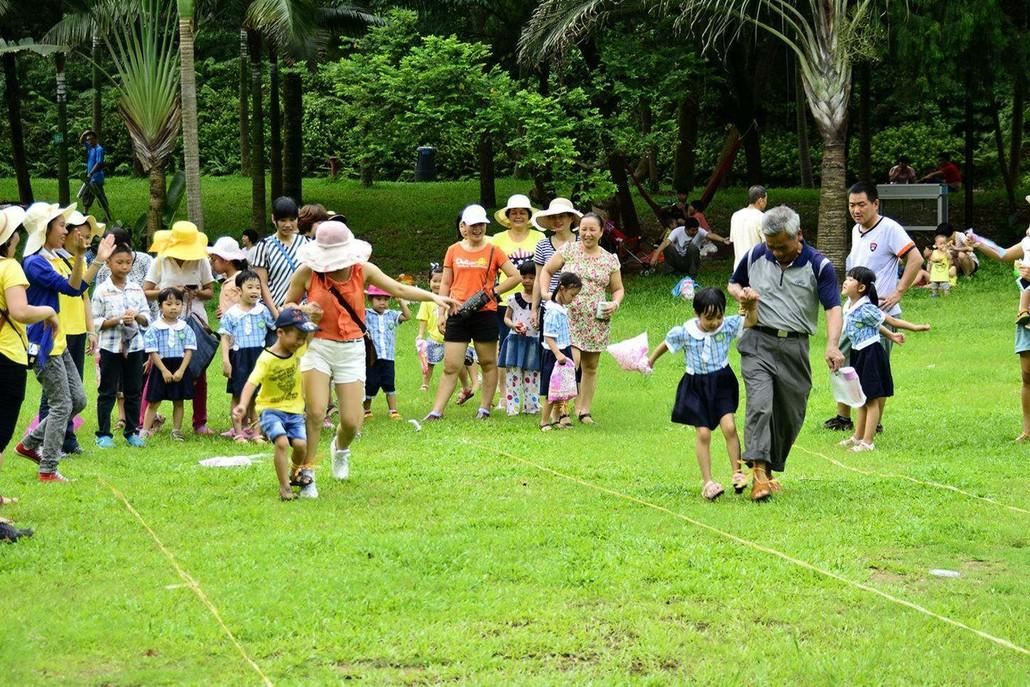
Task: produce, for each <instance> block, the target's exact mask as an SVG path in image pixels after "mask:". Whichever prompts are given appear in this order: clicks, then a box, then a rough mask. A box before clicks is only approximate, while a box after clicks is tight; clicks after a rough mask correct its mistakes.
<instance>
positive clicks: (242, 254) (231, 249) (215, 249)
mask: <svg viewBox="0 0 1030 687" xmlns="http://www.w3.org/2000/svg"><path fill="white" fill-rule="evenodd" d="M207 252H208V254H210V255H217V256H218V257H220V258H221V259H222V260H229V261H232V260H246V259H247V251H245V250H243V249H242V248H240V244H239V243H237V242H236V239H234V238H233V237H231V236H220V237H219V238H218V240H217V241H215V245H213V246H211V247H210V248H208V249H207Z"/></svg>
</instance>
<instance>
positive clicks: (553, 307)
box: [543, 301, 572, 349]
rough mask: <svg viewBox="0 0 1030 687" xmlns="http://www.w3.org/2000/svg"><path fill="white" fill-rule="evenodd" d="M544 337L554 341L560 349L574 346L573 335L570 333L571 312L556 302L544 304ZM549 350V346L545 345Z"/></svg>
mask: <svg viewBox="0 0 1030 687" xmlns="http://www.w3.org/2000/svg"><path fill="white" fill-rule="evenodd" d="M544 336H549V337H551V338H552V339H554V342H555V343H556V344H557V345H558V348H559V349H566V348H568V347H569V346H571V345H572V334H571V333H570V332H569V311H568V310H566V309H565V307H564V306H562V305H558V304H557V303H555V302H554V301H548V302H547V303H545V304H544ZM543 346H544V348H547V344H546V343H544V344H543Z"/></svg>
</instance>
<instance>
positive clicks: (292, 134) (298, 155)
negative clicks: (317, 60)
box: [283, 72, 304, 205]
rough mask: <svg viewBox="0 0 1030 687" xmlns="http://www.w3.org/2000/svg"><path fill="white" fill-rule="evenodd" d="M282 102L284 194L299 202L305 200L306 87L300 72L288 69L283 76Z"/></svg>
mask: <svg viewBox="0 0 1030 687" xmlns="http://www.w3.org/2000/svg"><path fill="white" fill-rule="evenodd" d="M283 103H284V105H285V108H284V114H285V117H284V120H283V124H284V129H285V132H286V136H285V139H284V145H283V194H284V195H287V196H289V197H290V198H293V199H294V200H295V201H297V204H298V205H300V204H302V203H303V202H304V200H303V196H304V194H303V176H304V88H303V83H302V81H301V75H300V74H298V73H296V72H288V73H287V74H286V75H285V76H284V77H283Z"/></svg>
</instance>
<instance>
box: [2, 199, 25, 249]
mask: <svg viewBox="0 0 1030 687" xmlns="http://www.w3.org/2000/svg"><path fill="white" fill-rule="evenodd" d="M23 221H25V208H23V207H21V206H20V205H11V206H10V207H6V208H4V209H3V210H0V246H2V245H4V244H5V243H7V239H9V238H11V235H12V234H13V233H14V232H15V231H17V230H18V227H20V226H21V223H22V222H23Z"/></svg>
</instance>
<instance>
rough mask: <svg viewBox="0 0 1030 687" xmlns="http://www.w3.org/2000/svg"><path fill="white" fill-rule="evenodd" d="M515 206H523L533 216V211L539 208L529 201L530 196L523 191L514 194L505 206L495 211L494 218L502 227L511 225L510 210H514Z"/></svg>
mask: <svg viewBox="0 0 1030 687" xmlns="http://www.w3.org/2000/svg"><path fill="white" fill-rule="evenodd" d="M515 208H522V209H523V210H527V211H528V212H529V216H530V217H532V216H533V213H535V212H537V209H536V208H535V207H533V204H532V203H530V202H529V196H524V195H522V194H521V193H516V194H515V195H514V196H512V197H511V198H509V199H508V204H507V205H505V206H504V207H503V208H501V209H500V210H498V211H497V212H495V213H494V219H496V220H497V223H498V224H500V225H501V226H502V227H510V226H511V220H509V219H508V210H514V209H515Z"/></svg>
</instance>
